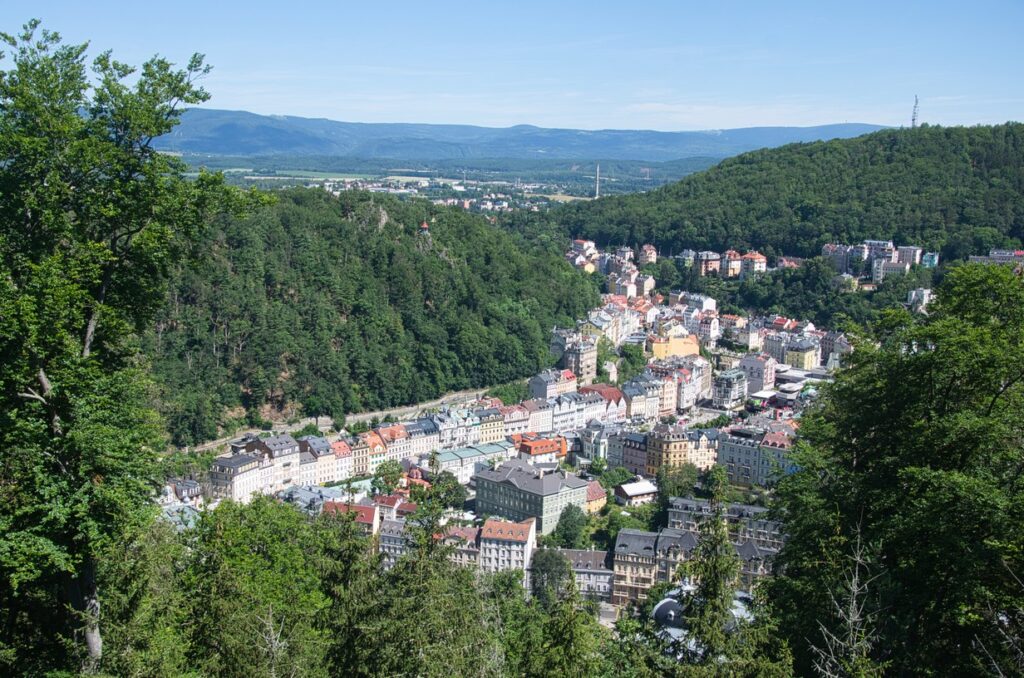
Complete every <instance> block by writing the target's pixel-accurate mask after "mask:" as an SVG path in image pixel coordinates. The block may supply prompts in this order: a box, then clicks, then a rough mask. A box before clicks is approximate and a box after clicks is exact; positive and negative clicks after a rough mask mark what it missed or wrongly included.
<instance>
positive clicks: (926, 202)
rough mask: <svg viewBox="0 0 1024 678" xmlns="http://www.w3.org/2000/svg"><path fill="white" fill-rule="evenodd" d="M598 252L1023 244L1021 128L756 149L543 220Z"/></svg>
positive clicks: (957, 253) (951, 248)
mask: <svg viewBox="0 0 1024 678" xmlns="http://www.w3.org/2000/svg"><path fill="white" fill-rule="evenodd" d="M551 219H553V220H554V221H556V222H557V223H558V224H559V225H560V226H562V227H563V228H564V229H565V230H567V231H568V232H569V233H570V234H571V235H573V236H575V237H587V238H591V239H593V240H595V241H597V242H598V243H599V244H602V245H605V244H622V243H625V244H629V245H634V244H640V243H645V242H651V243H654V244H655V245H657V246H658V248H659V249H660V250H662V251H663V252H666V253H675V252H679V251H680V250H681V249H683V248H691V249H704V248H709V249H714V250H718V251H721V250H723V249H727V248H733V249H739V250H742V249H745V248H757V249H760V250H762V251H764V252H765V253H766V254H768V255H769V256H772V255H777V254H788V255H794V256H812V255H816V254H818V253H820V249H821V246H822V245H823V244H825V243H827V242H848V243H852V242H857V241H859V240H862V239H864V238H886V239H888V238H892V239H894V240H896V241H897V242H899V243H907V244H918V245H922V246H924V247H925V248H927V249H931V250H934V249H939V250H941V252H942V254H943V255H944V256H945V258H947V259H956V258H962V257H965V256H967V255H968V254H974V253H982V252H984V251H986V250H987V249H988V248H990V247H999V246H1016V245H1019V244H1020V243H1021V240H1022V239H1024V125H1022V124H1019V123H1007V124H1004V125H997V126H983V127H971V128H962V127H950V128H944V127H930V126H924V127H920V128H917V129H899V130H884V131H880V132H875V133H873V134H869V135H865V136H861V137H858V138H856V139H838V140H833V141H825V142H815V143H807V144H793V145H789V146H783V147H781V148H775V149H769V150H761V151H755V152H752V153H747V154H745V155H740V156H737V157H735V158H731V159H729V160H725V161H723V162H721V163H720V164H718V165H717V166H715V167H713V168H711V169H709V170H707V171H705V172H700V173H697V174H693V175H690V176H688V177H686V178H685V179H683V180H682V181H679V182H678V183H675V184H672V185H669V186H666V187H663V188H661V189H658V190H655V191H652V192H650V193H646V194H639V195H627V196H616V197H609V198H607V199H602V200H599V201H596V202H591V203H576V204H573V205H568V206H566V207H564V208H561V209H560V210H559V211H557V212H554V213H552V214H551Z"/></svg>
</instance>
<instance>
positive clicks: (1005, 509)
mask: <svg viewBox="0 0 1024 678" xmlns="http://www.w3.org/2000/svg"><path fill="white" fill-rule="evenodd" d="M875 341H877V342H878V345H877V347H876V344H875ZM1022 365H1024V282H1022V280H1021V278H1020V276H1019V275H1016V274H1014V272H1013V271H1012V270H1010V269H1009V268H1008V267H1002V266H981V265H965V266H962V267H958V268H956V269H955V270H953V271H951V272H950V273H949V275H948V276H947V277H946V279H945V280H944V281H943V283H942V285H941V286H940V287H939V289H938V298H937V301H936V302H935V303H934V305H933V306H932V307H931V308H930V313H929V315H928V316H926V317H911V316H910V315H909V314H907V313H905V312H890V313H887V314H885V315H883V317H882V320H881V321H880V322H879V323H878V325H877V326H876V328H875V335H874V336H873V337H871V338H868V339H867V340H864V341H860V342H859V346H858V348H857V351H856V352H855V354H854V356H853V358H852V360H851V364H850V367H849V369H846V370H844V371H842V372H841V373H840V374H839V375H838V377H837V379H836V382H835V384H834V385H833V386H832V387H830V388H828V389H826V390H825V391H824V394H823V396H824V397H823V398H822V399H821V402H820V406H819V407H818V408H817V409H816V410H815V411H814V412H812V413H811V414H810V416H805V417H804V420H803V425H802V426H801V436H802V438H803V441H804V442H803V443H802V444H801V446H800V451H799V453H798V455H797V463H798V464H799V466H800V469H801V470H800V471H798V472H797V473H795V474H793V475H791V476H789V477H787V478H786V479H785V480H784V481H783V482H782V483H780V486H779V488H778V491H777V496H776V501H777V502H778V504H779V506H780V508H779V511H778V513H779V515H780V517H781V518H782V519H783V520H784V521H785V523H786V530H787V533H788V534H789V539H788V541H787V543H786V545H785V546H784V547H783V549H782V551H781V553H780V554H779V557H778V559H777V561H776V564H777V567H778V568H779V570H780V573H781V576H779V577H776V578H775V579H774V580H773V581H771V582H770V583H769V587H768V593H769V594H770V597H769V599H770V601H771V603H772V606H773V610H774V614H775V615H776V617H777V619H778V621H779V626H780V629H781V631H782V633H783V635H784V636H785V637H786V638H787V639H788V640H789V642H790V644H791V646H792V647H793V650H794V655H795V657H796V660H797V667H798V669H800V670H801V671H804V672H806V671H808V670H809V667H810V665H811V663H812V662H813V661H814V659H815V652H814V649H815V648H818V649H821V648H822V647H824V646H825V640H826V638H825V637H824V633H825V632H828V633H833V634H836V635H839V636H842V635H843V634H844V628H843V626H844V623H843V620H841V619H839V618H837V615H836V614H835V610H836V601H842V600H845V599H846V598H847V597H848V596H847V595H846V594H845V593H844V591H848V590H849V586H848V582H847V580H848V574H849V562H850V557H851V555H852V554H853V553H854V550H855V546H856V545H857V544H861V543H863V544H864V545H865V547H866V548H865V550H864V554H863V558H862V559H861V561H862V569H863V571H864V572H865V577H864V579H863V581H869V582H870V583H869V585H868V586H867V589H866V590H865V591H863V592H862V593H861V594H860V601H861V604H862V605H863V608H864V612H865V614H866V615H868V614H873V613H877V621H876V622H875V626H876V628H874V629H871V630H870V631H871V633H870V634H869V635H870V636H871V637H873V643H872V649H871V652H870V654H869V656H868V659H870V660H873V661H875V662H878V661H882V660H887V661H889V662H890V667H891V671H893V672H895V673H906V674H909V673H913V674H924V675H939V674H942V675H950V674H958V675H969V674H974V675H976V674H979V673H985V672H995V673H999V672H1001V673H1004V674H1007V673H1014V672H1017V671H1019V669H1020V665H1019V664H1018V663H1017V662H1018V661H1019V656H1017V657H1015V656H1013V655H1012V653H1011V651H1010V649H1009V646H1007V645H1006V644H1004V641H1005V640H1006V638H1007V637H1010V638H1013V637H1016V638H1019V637H1020V634H1021V625H1020V623H1019V619H1020V617H1019V615H1018V613H1017V612H1014V610H1017V611H1019V610H1020V609H1022V606H1024V589H1022V587H1021V586H1020V572H1022V571H1024V563H1022V562H1021V554H1022V553H1024V544H1022V542H1021V539H1022V532H1021V530H1020V529H1019V526H1020V525H1021V521H1022V518H1024V516H1022V515H1021V510H1022V509H1021V507H1022V506H1024V501H1022V499H1024V497H1022V496H1021V488H1020V483H1019V470H1020V467H1021V449H1022V447H1021V444H1020V441H1021V440H1022V439H1024V429H1022V422H1024V418H1022V417H1021V413H1022V412H1024V372H1022V367H1021V366H1022ZM819 624H821V625H824V630H823V628H822V627H820V626H819Z"/></svg>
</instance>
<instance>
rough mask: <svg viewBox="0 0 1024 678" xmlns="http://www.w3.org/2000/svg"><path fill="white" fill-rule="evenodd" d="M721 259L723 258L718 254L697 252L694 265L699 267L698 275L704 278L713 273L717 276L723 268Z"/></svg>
mask: <svg viewBox="0 0 1024 678" xmlns="http://www.w3.org/2000/svg"><path fill="white" fill-rule="evenodd" d="M721 259H722V258H721V256H720V255H719V254H718V252H710V251H703V252H697V257H696V260H695V261H694V264H695V265H696V266H697V272H698V274H700V275H701V276H702V277H703V276H708V275H711V274H712V273H714V274H717V273H718V272H719V270H720V269H721V267H722V261H721Z"/></svg>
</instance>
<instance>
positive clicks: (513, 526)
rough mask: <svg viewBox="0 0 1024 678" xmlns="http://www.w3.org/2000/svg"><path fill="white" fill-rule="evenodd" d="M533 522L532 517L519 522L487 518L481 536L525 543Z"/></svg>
mask: <svg viewBox="0 0 1024 678" xmlns="http://www.w3.org/2000/svg"><path fill="white" fill-rule="evenodd" d="M533 522H534V519H533V518H527V519H526V520H524V521H523V522H521V523H511V522H508V521H506V520H495V519H494V518H489V519H487V521H486V522H485V523H484V526H483V528H482V529H481V536H482V537H483V538H484V539H502V540H504V541H517V542H520V543H523V544H525V543H526V542H527V540H529V538H530V528H531V527H532V526H533Z"/></svg>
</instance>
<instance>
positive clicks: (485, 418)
mask: <svg viewBox="0 0 1024 678" xmlns="http://www.w3.org/2000/svg"><path fill="white" fill-rule="evenodd" d="M476 415H477V417H478V418H479V419H480V442H481V443H493V442H497V441H499V440H504V439H505V417H504V415H502V413H501V411H500V410H498V408H496V407H489V408H486V409H483V410H477V412H476Z"/></svg>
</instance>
